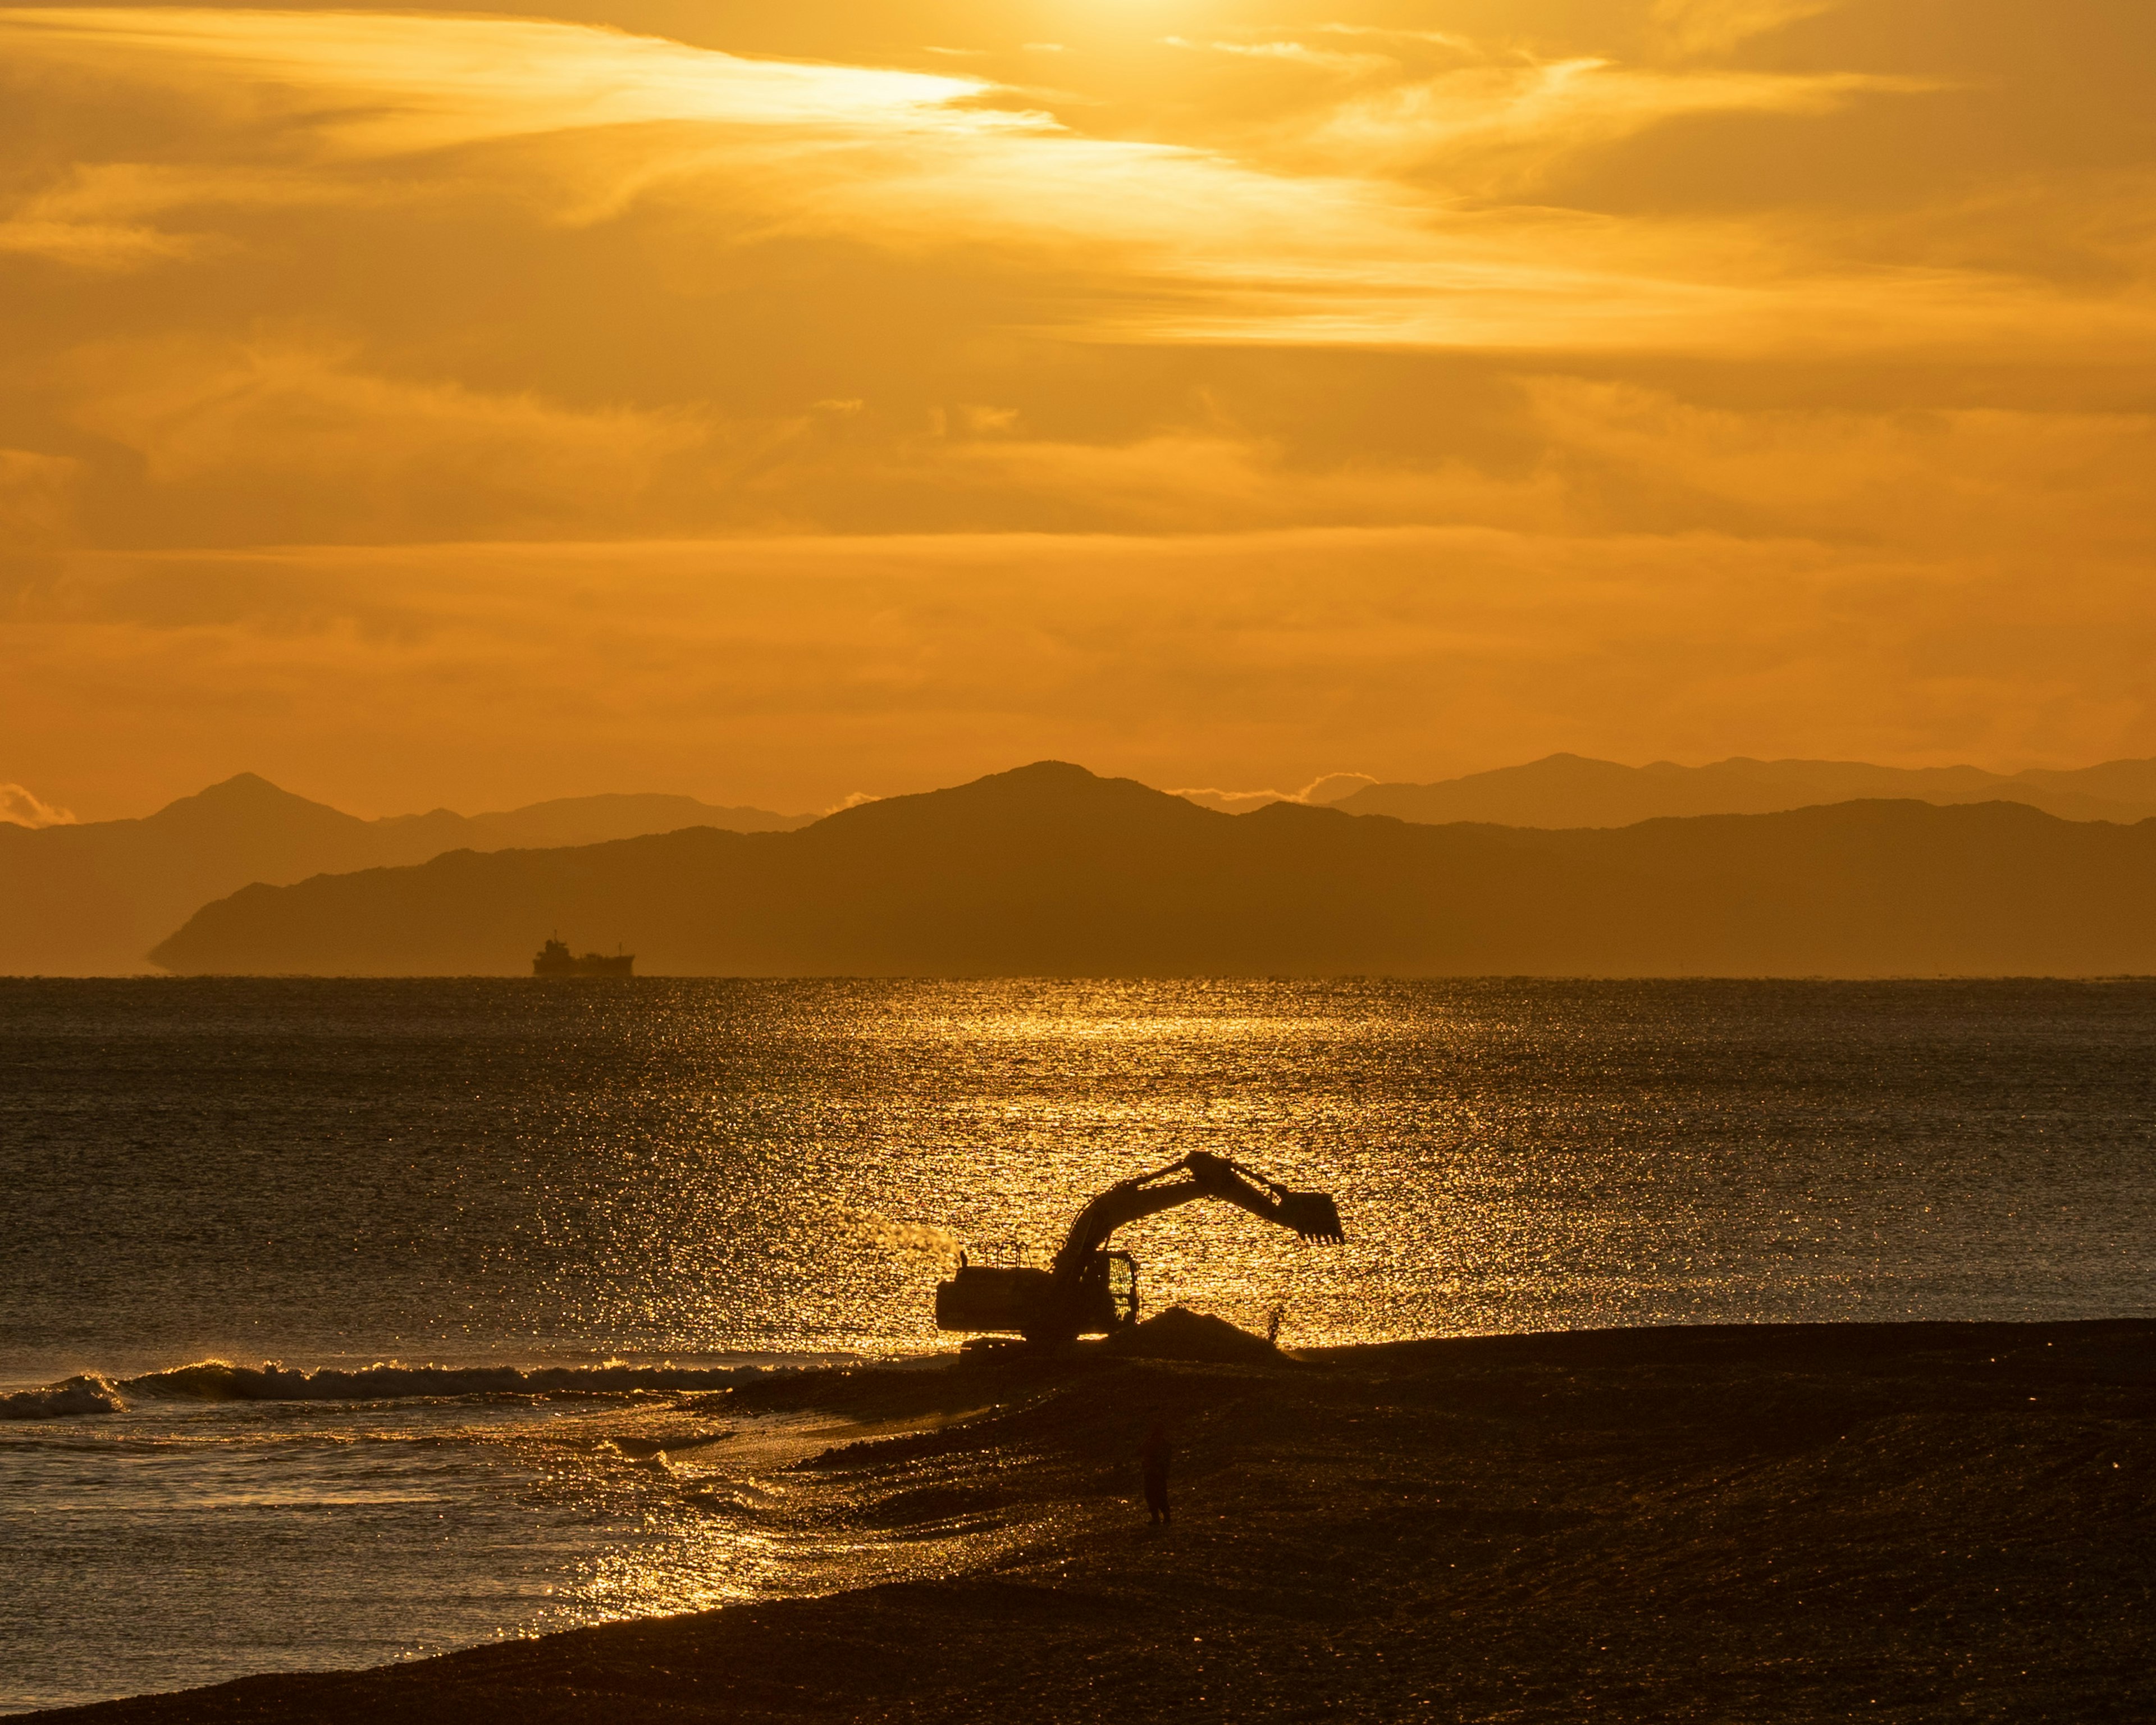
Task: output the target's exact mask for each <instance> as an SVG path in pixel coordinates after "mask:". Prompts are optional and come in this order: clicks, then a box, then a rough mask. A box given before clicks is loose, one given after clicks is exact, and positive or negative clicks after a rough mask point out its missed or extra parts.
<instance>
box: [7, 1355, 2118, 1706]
mask: <svg viewBox="0 0 2156 1725" xmlns="http://www.w3.org/2000/svg"><path fill="white" fill-rule="evenodd" d="M1155 1354H1158V1355H1164V1356H1168V1357H1164V1358H1154V1357H1148V1356H1150V1355H1155ZM1156 1418H1162V1419H1165V1420H1167V1422H1168V1428H1169V1430H1170V1434H1171V1437H1172V1440H1173V1444H1174V1445H1175V1450H1176V1455H1175V1460H1174V1463H1173V1476H1172V1491H1173V1507H1174V1520H1173V1524H1172V1525H1171V1526H1170V1527H1167V1528H1164V1529H1158V1530H1156V1529H1153V1528H1151V1527H1148V1526H1147V1519H1146V1515H1145V1512H1144V1508H1143V1504H1142V1494H1141V1491H1140V1481H1139V1477H1138V1471H1137V1451H1138V1450H1139V1447H1140V1445H1141V1444H1142V1441H1143V1439H1144V1435H1145V1433H1146V1431H1147V1428H1148V1427H1149V1425H1150V1424H1151V1423H1152V1420H1154V1419H1156ZM771 1419H790V1420H794V1421H796V1422H797V1423H798V1422H801V1421H803V1420H811V1421H812V1423H813V1424H814V1429H816V1430H819V1432H821V1433H822V1434H823V1435H824V1436H825V1437H827V1438H829V1439H830V1441H829V1442H826V1443H824V1444H823V1445H822V1446H821V1447H818V1448H814V1449H813V1450H809V1451H808V1453H804V1454H802V1455H798V1457H796V1458H795V1459H793V1460H792V1461H788V1462H786V1463H784V1464H783V1466H782V1467H781V1468H780V1469H779V1470H778V1473H779V1475H781V1476H783V1478H777V1479H774V1481H773V1484H774V1485H775V1486H778V1488H779V1489H778V1501H781V1502H783V1503H785V1504H788V1505H790V1506H791V1507H788V1508H783V1509H782V1510H781V1511H780V1512H781V1513H791V1514H795V1515H803V1516H816V1517H824V1518H826V1519H834V1518H835V1520H836V1521H838V1522H842V1523H844V1526H845V1527H846V1528H847V1529H849V1530H850V1532H852V1533H853V1534H854V1535H855V1537H856V1538H858V1539H859V1540H860V1541H861V1542H862V1543H864V1544H865V1545H873V1544H879V1543H882V1544H893V1545H905V1544H908V1543H911V1545H912V1546H914V1547H915V1548H917V1549H918V1550H919V1551H920V1552H921V1553H922V1554H923V1555H924V1558H926V1557H927V1554H930V1553H939V1552H940V1553H951V1554H955V1555H949V1556H946V1557H945V1558H942V1559H941V1560H937V1559H934V1558H929V1560H927V1561H924V1562H922V1563H917V1564H916V1566H915V1568H916V1579H907V1580H903V1581H899V1582H895V1583H890V1584H882V1585H877V1586H871V1587H868V1588H864V1589H850V1590H846V1591H841V1592H838V1593H834V1594H827V1595H824V1596H823V1597H817V1598H803V1599H787V1600H778V1601H773V1602H766V1603H757V1604H743V1605H740V1606H734V1607H729V1608H726V1609H718V1610H715V1611H707V1612H702V1613H698V1614H696V1615H685V1616H678V1617H670V1618H660V1619H654V1620H644V1621H639V1622H629V1623H622V1624H615V1625H603V1626H599V1627H597V1628H592V1629H584V1630H573V1631H570V1632H567V1633H562V1634H557V1635H546V1636H542V1637H538V1638H536V1639H531V1640H516V1641H509V1642H505V1643H500V1644H497V1645H490V1646H485V1647H480V1648H476V1649H473V1650H470V1651H465V1652H460V1653H456V1654H453V1655H449V1656H444V1657H438V1658H433V1659H427V1660H421V1661H412V1662H409V1663H405V1664H399V1665H393V1666H385V1667H382V1668H380V1669H377V1670H374V1671H359V1672H327V1673H321V1674H310V1675H283V1676H263V1677H254V1678H249V1679H244V1680H242V1681H237V1682H231V1683H225V1684H221V1685H218V1686H213V1687H208V1688H203V1689H198V1690H193V1691H190V1692H183V1693H179V1694H174V1695H169V1696H162V1697H143V1698H138V1699H133V1700H126V1701H119V1702H108V1703H103V1704H100V1705H97V1706H93V1707H80V1708H73V1709H67V1710H63V1711H56V1712H47V1713H43V1714H38V1715H35V1716H33V1717H39V1718H46V1719H52V1720H61V1719H69V1720H73V1719H80V1720H83V1721H85V1722H86V1721H91V1720H96V1721H100V1722H109V1725H124V1722H133V1721H140V1722H144V1725H151V1722H154V1725H182V1722H196V1721H202V1722H209V1721H226V1720H230V1721H239V1720H257V1719H259V1720H269V1719H321V1720H353V1721H359V1720H380V1719H413V1720H418V1719H436V1718H442V1719H447V1718H451V1717H454V1718H455V1719H457V1720H459V1722H464V1725H476V1722H481V1721H492V1720H496V1719H499V1720H503V1721H508V1720H518V1721H525V1720H560V1721H583V1720H591V1721H600V1720H615V1719H630V1718H633V1719H639V1720H676V1719H679V1720H701V1719H713V1720H716V1719H735V1718H757V1719H782V1720H783V1719H856V1718H858V1719H893V1720H923V1721H926V1720H940V1719H947V1718H961V1717H999V1718H1021V1719H1057V1720H1061V1719H1071V1720H1081V1719H1094V1718H1098V1719H1103V1720H1106V1719H1122V1720H1129V1719H1153V1718H1163V1719H1165V1718H1188V1717H1227V1718H1236V1717H1282V1718H1317V1717H1349V1718H1400V1719H1408V1718H1429V1719H1458V1720H1490V1721H1496V1720H1545V1719H1547V1720H1559V1719H1577V1718H1587V1717H1594V1718H1609V1719H1639V1720H1650V1719H1654V1720H1670V1719H1699V1720H1708V1719H1717V1720H1720V1719H1745V1720H1764V1719H1771V1720H1789V1721H1796V1720H1814V1719H1818V1720H1825V1719H1845V1718H1850V1717H1867V1718H1895V1717H1900V1718H1907V1719H1927V1720H1928V1719H1937V1718H1941V1717H1955V1718H1969V1719H1998V1720H2009V1719H2012V1720H2027V1719H2035V1718H2055V1719H2074V1720H2109V1719H2117V1720H2129V1719H2142V1718H2145V1717H2148V1713H2149V1711H2150V1708H2151V1707H2152V1706H2156V1680H2153V1679H2152V1678H2151V1676H2150V1675H2149V1673H2150V1672H2151V1671H2152V1669H2156V1636H2152V1634H2151V1630H2150V1625H2149V1615H2148V1605H2149V1602H2150V1594H2151V1581H2152V1579H2156V1563H2152V1562H2151V1559H2150V1558H2149V1557H2148V1548H2149V1535H2150V1530H2151V1527H2152V1521H2156V1517H2152V1510H2156V1491H2152V1484H2151V1482H2152V1469H2156V1323H2151V1322H2143V1321H2117V1322H2080V1323H2053V1324H1960V1323H1924V1324H1891V1325H1865V1324H1840V1325H1805V1324H1792V1325H1779V1326H1744V1325H1732V1326H1697V1327H1660V1328H1640V1329H1633V1330H1614V1331H1601V1332H1570V1333H1548V1334H1540V1335H1519V1336H1508V1337H1470V1338H1458V1339H1448V1340H1441V1341H1429V1342H1409V1343H1394V1344H1389V1345H1383V1346H1373V1347H1358V1348H1334V1349H1319V1350H1311V1351H1306V1352H1296V1353H1285V1354H1282V1353H1274V1352H1273V1351H1272V1350H1270V1348H1267V1347H1266V1346H1265V1344H1264V1343H1262V1342H1261V1341H1260V1340H1259V1339H1258V1338H1256V1337H1248V1336H1244V1335H1241V1334H1240V1333H1238V1332H1232V1331H1230V1330H1229V1328H1228V1327H1226V1326H1224V1325H1222V1324H1219V1322H1217V1321H1214V1320H1204V1319H1197V1318H1193V1317H1191V1316H1190V1315H1189V1314H1188V1313H1183V1312H1168V1313H1166V1314H1163V1316H1162V1317H1159V1318H1157V1319H1154V1320H1152V1321H1149V1322H1148V1323H1147V1324H1146V1325H1144V1326H1142V1327H1140V1328H1139V1329H1138V1330H1137V1331H1135V1332H1127V1335H1126V1336H1125V1337H1123V1338H1122V1343H1121V1345H1118V1346H1114V1347H1111V1346H1108V1345H1105V1344H1093V1345H1088V1346H1081V1347H1080V1348H1077V1349H1075V1350H1074V1351H1072V1352H1070V1353H1067V1354H1065V1355H1062V1356H1059V1357H1053V1358H1049V1357H1042V1356H1039V1355H1036V1354H1033V1353H1029V1352H1027V1351H1025V1350H1022V1349H1018V1348H993V1349H984V1350H975V1351H973V1352H972V1353H967V1354H964V1355H962V1356H958V1357H957V1358H951V1359H949V1360H947V1361H943V1362H939V1363H929V1364H926V1365H921V1364H914V1365H906V1366H896V1367H874V1366H865V1367H860V1368H853V1369H831V1370H824V1371H808V1372H798V1373H783V1374H778V1375H775V1376H773V1377H770V1378H764V1379H761V1380H758V1381H756V1382H754V1383H750V1384H743V1385H742V1386H739V1387H737V1388H734V1389H726V1390H720V1391H715V1392H711V1393H706V1394H687V1395H684V1396H683V1397H681V1398H680V1401H679V1403H678V1404H676V1405H675V1406H674V1407H671V1408H670V1409H665V1410H663V1411H658V1412H654V1413H650V1414H645V1415H643V1416H640V1418H639V1420H638V1421H637V1422H636V1430H634V1432H629V1431H627V1430H624V1435H623V1437H622V1439H621V1443H622V1446H623V1448H624V1452H625V1453H628V1454H632V1455H639V1456H643V1457H645V1458H647V1459H648V1460H649V1462H650V1463H651V1464H652V1465H658V1466H666V1465H671V1464H674V1463H675V1461H677V1458H678V1461H679V1463H680V1465H682V1466H690V1467H693V1466H695V1465H696V1458H697V1457H698V1456H699V1455H706V1456H709V1455H716V1454H717V1453H718V1452H719V1451H721V1450H723V1449H724V1448H725V1446H726V1444H727V1443H728V1442H730V1441H731V1440H732V1439H731V1438H730V1436H729V1435H728V1434H729V1433H730V1432H731V1431H735V1430H741V1429H742V1426H746V1425H753V1424H754V1423H755V1422H757V1420H771ZM736 1422H739V1423H740V1424H739V1425H737V1424H736ZM803 1429H806V1428H803ZM849 1433H858V1434H860V1435H858V1436H849V1435H848V1434H849ZM669 1445H675V1446H676V1447H675V1450H672V1451H670V1450H669V1447H668V1446H669ZM789 1482H798V1486H799V1488H800V1489H798V1491H793V1490H788V1483H789ZM727 1512H729V1511H728V1506H727V1505H726V1503H725V1502H720V1503H717V1504H715V1505H714V1507H713V1513H714V1514H725V1513H727Z"/></svg>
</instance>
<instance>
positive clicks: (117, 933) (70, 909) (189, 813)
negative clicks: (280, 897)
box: [0, 773, 813, 976]
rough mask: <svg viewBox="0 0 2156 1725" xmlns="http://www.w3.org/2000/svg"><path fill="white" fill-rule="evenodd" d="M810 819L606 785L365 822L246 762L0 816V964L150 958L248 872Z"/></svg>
mask: <svg viewBox="0 0 2156 1725" xmlns="http://www.w3.org/2000/svg"><path fill="white" fill-rule="evenodd" d="M809 819H813V817H811V816H808V815H801V816H788V815H781V814H772V813H770V812H769V811H768V810H767V809H721V808H715V807H713V806H712V805H711V804H709V803H699V802H698V801H696V798H693V797H668V796H608V797H575V798H565V799H563V800H561V801H558V802H552V803H533V804H532V805H531V807H530V808H527V809H511V810H510V811H508V812H507V813H505V814H475V815H463V814H452V813H451V812H450V811H449V810H448V809H435V810H434V812H433V813H432V814H409V815H399V816H394V817H392V818H390V819H385V820H362V819H359V818H358V817H357V816H356V815H350V814H342V813H341V812H340V811H338V810H337V809H331V808H330V807H328V806H327V805H326V804H325V803H311V802H309V801H308V800H307V799H306V798H305V797H295V796H294V795H292V794H291V793H290V792H289V791H282V790H280V789H278V788H277V787H276V786H275V785H274V784H271V783H269V781H268V780H267V779H264V778H256V777H255V776H254V774H253V773H241V774H240V775H239V777H238V778H229V779H227V780H226V781H225V782H224V783H222V784H216V785H212V786H211V787H210V788H208V790H206V791H203V792H202V793H200V794H199V795H197V796H193V797H183V798H181V799H180V800H179V801H178V802H177V803H172V804H170V805H169V806H167V807H166V808H164V809H160V810H158V811H157V814H152V815H149V816H146V818H144V819H141V820H105V821H93V822H88V823H85V824H80V825H67V826H49V827H41V828H38V829H30V828H27V827H20V826H13V825H8V824H0V974H12V975H23V974H42V975H47V976H64V975H110V974H115V973H126V972H130V971H140V970H144V969H146V968H148V965H149V961H148V958H147V957H146V954H147V953H148V951H149V948H150V945H151V942H153V941H155V940H157V938H158V937H159V936H161V935H163V934H167V933H169V932H171V931H172V928H173V927H174V926H175V925H177V923H178V922H181V921H182V919H183V918H184V917H186V916H187V914H188V912H190V911H193V910H194V909H195V908H196V907H197V906H199V905H201V904H203V903H204V902H205V901H208V900H210V899H213V898H220V897H223V896H224V895H225V894H227V893H229V892H232V891H235V890H236V889H237V888H239V887H241V886H246V885H247V884H249V882H250V881H257V880H259V881H265V882H268V883H269V884H271V885H280V884H283V883H285V882H288V881H293V880H304V879H305V878H306V877H307V876H308V875H320V874H325V873H337V874H342V873H346V872H349V871H350V870H354V869H364V868H370V867H373V866H376V865H384V864H402V863H416V862H423V861H424V860H426V859H427V858H429V857H430V856H438V855H440V854H441V853H442V852H443V851H444V850H456V849H459V848H464V849H469V850H506V849H508V848H510V847H511V846H515V845H539V846H557V845H588V844H593V843H595V842H598V841H601V840H604V839H621V838H627V837H629V836H631V835H633V834H639V833H659V832H668V831H671V830H672V829H675V828H677V827H688V826H716V827H724V828H728V829H734V830H737V831H742V832H758V831H775V830H782V829H788V828H791V827H796V826H800V825H803V824H806V823H807V822H808V820H809Z"/></svg>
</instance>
